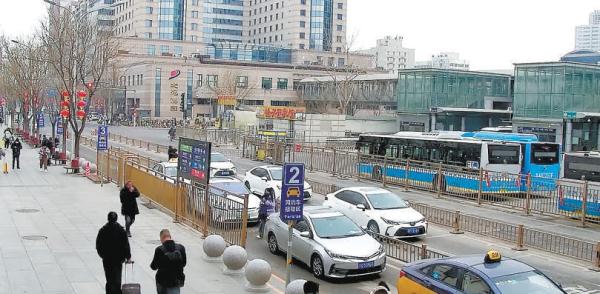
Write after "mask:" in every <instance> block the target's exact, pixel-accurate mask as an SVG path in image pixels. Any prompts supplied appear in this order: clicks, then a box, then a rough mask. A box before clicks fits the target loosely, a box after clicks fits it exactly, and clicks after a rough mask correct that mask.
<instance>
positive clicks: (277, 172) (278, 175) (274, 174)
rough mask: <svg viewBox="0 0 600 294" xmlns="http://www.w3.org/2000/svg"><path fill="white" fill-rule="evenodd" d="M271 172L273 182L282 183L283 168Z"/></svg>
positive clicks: (273, 169)
mask: <svg viewBox="0 0 600 294" xmlns="http://www.w3.org/2000/svg"><path fill="white" fill-rule="evenodd" d="M269 170H270V171H271V177H272V178H273V180H276V181H281V179H282V177H281V168H271V169H269Z"/></svg>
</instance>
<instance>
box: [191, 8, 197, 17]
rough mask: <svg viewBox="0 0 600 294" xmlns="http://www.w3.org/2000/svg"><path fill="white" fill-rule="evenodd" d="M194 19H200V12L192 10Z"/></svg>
mask: <svg viewBox="0 0 600 294" xmlns="http://www.w3.org/2000/svg"><path fill="white" fill-rule="evenodd" d="M192 18H198V11H196V10H192Z"/></svg>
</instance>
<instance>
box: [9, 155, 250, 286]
mask: <svg viewBox="0 0 600 294" xmlns="http://www.w3.org/2000/svg"><path fill="white" fill-rule="evenodd" d="M9 153H10V152H9ZM111 210H113V211H116V212H120V203H119V197H118V188H117V187H116V186H115V185H113V184H107V185H104V187H100V185H98V184H93V183H92V182H91V181H89V180H88V179H86V178H84V177H82V176H78V175H66V174H65V172H64V170H63V168H62V167H59V166H50V167H49V171H48V173H45V172H41V171H39V166H38V159H37V153H36V150H33V149H30V148H28V147H24V149H23V150H22V154H21V169H20V170H16V171H13V170H11V171H10V173H9V174H8V175H3V174H0V235H1V237H0V293H85V294H88V293H92V294H93V293H104V282H105V279H104V272H103V269H102V263H101V260H100V258H99V257H98V255H97V254H96V250H95V240H96V234H97V232H98V229H99V228H100V227H101V226H102V225H103V224H104V223H105V222H106V215H107V213H108V211H111ZM119 222H120V223H121V224H123V222H124V220H123V218H122V216H119ZM163 228H168V229H169V230H170V231H171V233H172V235H173V239H174V240H175V241H176V242H180V243H182V244H183V245H185V246H186V251H187V255H188V264H187V266H186V268H185V273H186V276H187V277H186V285H185V287H184V288H183V289H182V293H244V290H243V285H244V278H243V277H231V276H226V275H223V274H222V273H221V266H222V265H219V264H209V263H206V262H204V260H203V259H202V254H203V253H202V242H203V240H202V239H201V236H200V234H199V233H197V232H195V231H193V230H191V229H188V228H187V227H185V226H182V225H180V224H175V223H173V222H172V218H171V217H169V216H167V215H166V214H164V213H162V212H161V211H159V210H156V209H149V208H147V207H145V206H144V205H140V215H139V217H138V218H136V222H135V224H134V225H133V226H132V234H133V237H132V238H130V244H131V250H132V259H133V260H134V261H135V264H134V274H133V280H134V281H136V282H138V283H141V287H142V293H155V291H156V290H155V289H156V288H155V283H154V274H155V272H153V271H152V270H151V269H150V267H149V265H150V261H151V259H152V255H153V253H154V248H155V247H156V246H158V245H159V244H160V242H159V241H158V234H159V231H160V230H161V229H163ZM249 258H252V257H251V256H249Z"/></svg>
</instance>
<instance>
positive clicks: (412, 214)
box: [323, 187, 427, 238]
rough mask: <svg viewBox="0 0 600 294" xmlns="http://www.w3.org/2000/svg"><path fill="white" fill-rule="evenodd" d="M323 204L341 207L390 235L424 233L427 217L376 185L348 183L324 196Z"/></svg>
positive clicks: (369, 226) (370, 227) (360, 221)
mask: <svg viewBox="0 0 600 294" xmlns="http://www.w3.org/2000/svg"><path fill="white" fill-rule="evenodd" d="M323 205H324V206H329V207H332V208H334V209H336V210H339V211H341V212H342V213H344V214H345V215H346V216H348V217H349V218H350V219H352V220H353V221H354V222H356V223H357V224H359V225H360V226H362V227H366V228H367V229H368V230H370V231H372V232H374V233H378V234H382V235H385V236H390V237H394V238H411V237H421V236H425V234H427V221H426V220H425V217H423V215H422V214H421V213H420V212H418V211H416V210H414V209H413V208H412V207H410V205H409V204H408V202H406V201H405V200H404V199H402V197H400V196H399V195H397V194H394V193H392V192H390V191H388V190H385V189H381V188H377V187H351V188H344V189H341V190H338V191H337V192H334V193H331V194H328V195H327V196H326V197H325V202H323Z"/></svg>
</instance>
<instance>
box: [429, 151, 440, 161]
mask: <svg viewBox="0 0 600 294" xmlns="http://www.w3.org/2000/svg"><path fill="white" fill-rule="evenodd" d="M429 161H431V162H441V161H442V150H440V149H437V148H431V149H430V150H429Z"/></svg>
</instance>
